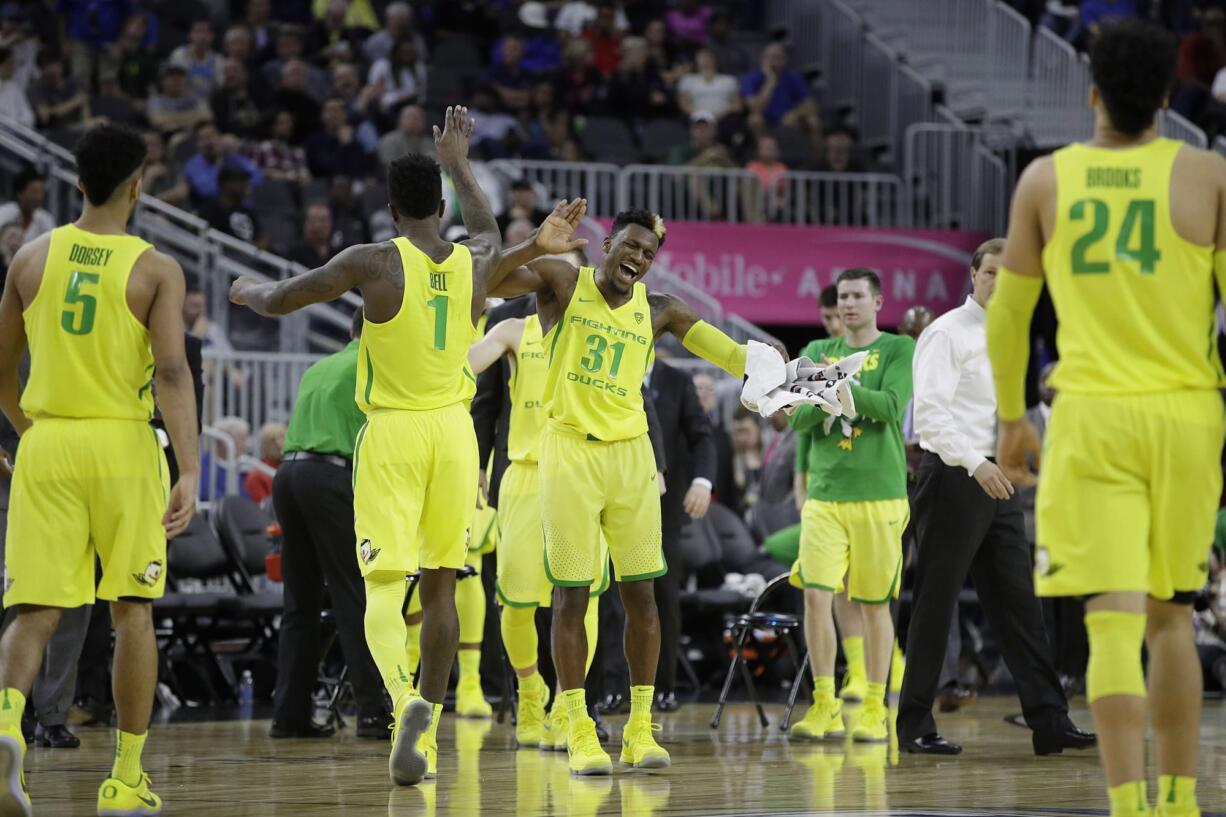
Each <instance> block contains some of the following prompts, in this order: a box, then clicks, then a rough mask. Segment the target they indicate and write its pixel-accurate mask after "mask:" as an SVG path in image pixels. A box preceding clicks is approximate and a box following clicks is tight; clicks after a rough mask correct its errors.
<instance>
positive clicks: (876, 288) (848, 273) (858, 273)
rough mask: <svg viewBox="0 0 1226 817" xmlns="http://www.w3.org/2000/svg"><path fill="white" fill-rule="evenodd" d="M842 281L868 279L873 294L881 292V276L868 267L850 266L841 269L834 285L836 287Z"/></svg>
mask: <svg viewBox="0 0 1226 817" xmlns="http://www.w3.org/2000/svg"><path fill="white" fill-rule="evenodd" d="M844 281H868V285H869V287H870V288H871V289H872V290H873V294H874V295H880V294H881V277H880V276H878V275H877V273H875V272H873V271H872V270H871V269H869V268H868V267H852V268H851V269H845V270H843V271H842V272H840V273H839V277H838V279H837V280H836V281H835V282H834V285H835V287H838V285H839V284H841V283H843V282H844ZM836 291H837V289H836Z"/></svg>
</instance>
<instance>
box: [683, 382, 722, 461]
mask: <svg viewBox="0 0 1226 817" xmlns="http://www.w3.org/2000/svg"><path fill="white" fill-rule="evenodd" d="M678 374H680V375H681V380H682V381H683V382H682V383H681V387H682V388H681V430H682V433H684V434H685V441H686V442H687V443H688V444H689V449H690V457H691V462H692V464H693V474H692V477H693V478H694V479H705V480H707V481H708V482H710V483H711V484H712V485H714V483H715V438H714V437H712V435H711V421H710V420H708V419H707V413H706V412H705V411H703V410H702V404H701V403H699V402H698V392H697V391H695V390H694V381H692V380H690V378H689V377H687V376H685V374H684V373H683V372H679V373H678Z"/></svg>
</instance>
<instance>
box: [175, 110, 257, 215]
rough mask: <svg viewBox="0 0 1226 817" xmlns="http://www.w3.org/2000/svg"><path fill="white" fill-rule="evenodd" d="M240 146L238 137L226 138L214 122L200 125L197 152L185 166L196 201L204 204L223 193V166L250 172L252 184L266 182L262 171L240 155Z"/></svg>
mask: <svg viewBox="0 0 1226 817" xmlns="http://www.w3.org/2000/svg"><path fill="white" fill-rule="evenodd" d="M239 146H240V145H239V141H238V138H237V137H235V136H231V135H228V134H227V135H225V136H223V135H222V134H221V133H220V132H218V130H217V126H216V125H214V124H213V123H212V122H205V123H203V124H200V125H198V126H196V152H195V154H193V155H192V156H191V158H189V159H188V160H187V163H186V164H185V165H184V166H183V175H184V176H185V177H186V178H187V186H188V189H189V190H190V191H191V195H192V201H194V202H197V203H200V202H205V201H208V200H210V199H215V198H217V196H218V195H219V193H220V188H219V184H218V174H219V173H220V172H221V170H222V168H223V167H237V168H239V169H240V170H244V171H246V179H247V181H248V182H249V183H250V184H253V185H258V184H259V183H260V182H261V181H263V176H261V175H260V170H259V168H257V167H256V166H255V163H254V162H252V161H251V160H250V159H248V158H247V157H246V156H243V155H242V154H241V153H239ZM232 180H233V178H232Z"/></svg>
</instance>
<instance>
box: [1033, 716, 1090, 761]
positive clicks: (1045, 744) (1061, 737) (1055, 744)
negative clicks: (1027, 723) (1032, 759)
mask: <svg viewBox="0 0 1226 817" xmlns="http://www.w3.org/2000/svg"><path fill="white" fill-rule="evenodd" d="M1032 742H1033V744H1034V753H1035V754H1036V755H1058V754H1060V753H1061V752H1063V751H1064V750H1065V749H1089V748H1090V747H1091V746H1093V745H1094V744H1096V743H1098V736H1097V735H1095V734H1093V733H1091V732H1083V731H1082V730H1080V729H1078V728H1077V725H1076V724H1074V723H1073V722H1072V721H1065V722H1064V723H1062V724H1060V725H1059V726H1057V727H1056V728H1054V729H1044V730H1042V731H1036V732H1035V733H1034V735H1033V737H1032Z"/></svg>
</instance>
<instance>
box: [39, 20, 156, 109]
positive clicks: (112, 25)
mask: <svg viewBox="0 0 1226 817" xmlns="http://www.w3.org/2000/svg"><path fill="white" fill-rule="evenodd" d="M55 10H56V12H57V14H58V15H59V18H60V21H61V24H62V26H63V32H64V35H65V36H66V37H67V40H68V42H67V44H66V45H67V47H68V54H69V56H70V58H71V61H72V72H71V73H72V76H73V77H74V78H75V79H76V81H77V82H79V83H80V84H81V85H87V84H88V83H89V82H90V79H91V76H92V74H93V69H94V58H95V56H96V55H98V54H102V53H105V52H106V51H107V50H108V49H109V48H110V46H111V44H112V43H114V42H115V41H116V40H117V39H119V32H120V31H121V30H122V29H123V22H124V20H126V19H128V17H130V16H131V15H132V14H135V13H136V12H137V10H138V9H137V4H136V3H135V2H134V0H110V2H105V3H101V2H98V0H57V2H56V4H55ZM35 107H37V106H35Z"/></svg>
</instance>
